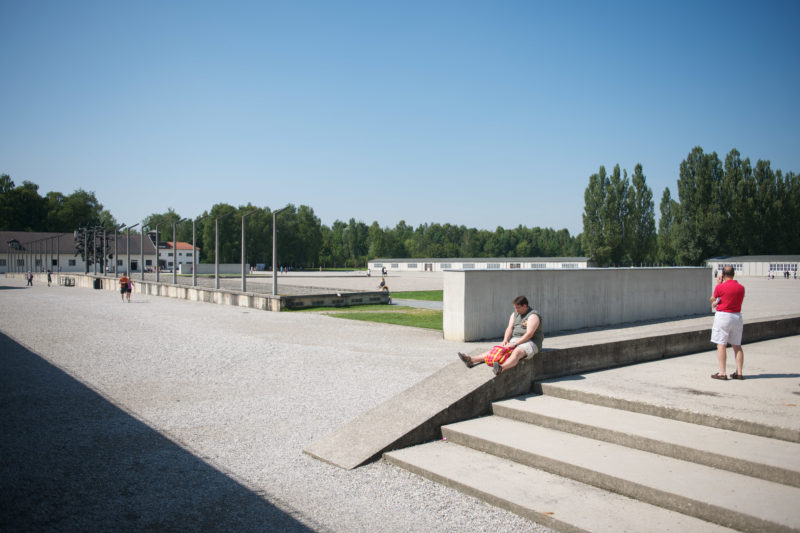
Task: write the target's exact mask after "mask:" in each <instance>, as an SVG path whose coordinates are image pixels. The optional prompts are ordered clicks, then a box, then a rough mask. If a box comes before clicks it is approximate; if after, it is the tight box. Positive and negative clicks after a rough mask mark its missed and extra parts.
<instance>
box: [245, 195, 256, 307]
mask: <svg viewBox="0 0 800 533" xmlns="http://www.w3.org/2000/svg"><path fill="white" fill-rule="evenodd" d="M255 212H256V210H255V209H254V210H252V211H250V212H249V213H245V214H244V215H242V292H247V272H246V271H245V268H244V263H245V261H246V259H247V254H246V244H245V230H244V219H245V218H246V217H249V216H250V215H252V214H253V213H255Z"/></svg>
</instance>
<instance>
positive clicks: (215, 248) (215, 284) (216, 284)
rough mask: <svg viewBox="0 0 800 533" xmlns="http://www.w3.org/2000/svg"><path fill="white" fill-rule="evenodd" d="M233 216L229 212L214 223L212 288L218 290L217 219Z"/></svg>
mask: <svg viewBox="0 0 800 533" xmlns="http://www.w3.org/2000/svg"><path fill="white" fill-rule="evenodd" d="M232 214H233V211H231V212H230V213H228V214H225V215H222V216H221V217H217V218H216V220H215V221H214V222H215V237H214V288H215V289H219V219H221V218H225V217H229V216H231V215H232Z"/></svg>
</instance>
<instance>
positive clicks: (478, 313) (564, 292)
mask: <svg viewBox="0 0 800 533" xmlns="http://www.w3.org/2000/svg"><path fill="white" fill-rule="evenodd" d="M711 278H712V276H711V269H710V268H708V267H672V268H589V269H578V270H501V271H485V270H483V271H475V270H456V271H446V272H445V273H444V305H443V309H444V315H443V323H444V338H445V339H447V340H454V341H475V340H482V339H495V338H498V337H502V336H503V332H504V331H505V328H506V325H507V324H508V316H509V314H510V313H511V312H512V311H513V307H512V304H511V302H512V300H513V299H514V298H515V297H517V296H519V295H525V296H527V297H528V300H529V301H530V304H531V306H532V307H533V308H535V309H536V310H538V311H539V312H540V313H541V315H542V325H543V328H544V331H545V333H548V332H554V331H569V330H575V329H582V328H590V327H600V326H612V325H618V324H627V323H632V322H641V321H646V320H658V319H664V318H676V317H681V316H690V315H698V314H708V313H710V311H711V307H710V305H709V303H708V299H709V297H710V296H711V292H712V281H713V280H712V279H711ZM586 302H588V303H586Z"/></svg>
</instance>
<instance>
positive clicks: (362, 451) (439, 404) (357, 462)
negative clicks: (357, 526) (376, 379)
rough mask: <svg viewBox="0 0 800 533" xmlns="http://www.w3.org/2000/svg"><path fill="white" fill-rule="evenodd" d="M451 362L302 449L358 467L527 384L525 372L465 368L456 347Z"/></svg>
mask: <svg viewBox="0 0 800 533" xmlns="http://www.w3.org/2000/svg"><path fill="white" fill-rule="evenodd" d="M453 361H454V362H453V363H452V364H450V365H448V366H446V367H444V368H442V369H441V370H439V371H438V372H436V373H435V374H433V375H431V376H430V377H428V378H426V379H424V380H423V381H421V382H420V383H418V384H416V385H414V386H413V387H411V388H409V389H406V390H405V391H403V392H401V393H400V394H398V395H397V396H395V397H394V398H391V399H390V400H388V401H386V402H384V403H382V404H381V405H379V406H377V407H376V408H374V409H372V410H371V411H368V412H367V413H365V414H363V415H362V416H360V417H358V418H356V419H355V420H353V421H351V422H349V423H347V424H345V425H344V426H342V427H340V428H338V429H337V430H335V431H334V432H333V433H330V434H328V435H327V436H325V437H323V438H322V439H320V440H318V441H316V442H314V443H313V444H312V445H311V446H309V447H308V448H306V449H305V450H303V451H304V452H305V453H307V454H309V455H311V456H312V457H315V458H317V459H320V460H322V461H325V462H327V463H331V464H333V465H336V466H338V467H341V468H346V469H351V468H356V467H358V466H361V465H363V464H365V463H368V462H370V461H373V460H375V459H378V458H380V456H381V454H382V453H383V452H384V451H388V450H394V449H397V448H404V447H406V446H412V445H414V444H419V443H420V442H426V441H431V440H435V439H439V438H441V430H440V428H441V427H442V426H443V425H445V424H448V423H450V422H452V421H456V420H465V419H468V418H474V417H476V416H481V415H484V414H486V413H488V412H489V407H490V405H491V402H493V401H494V400H498V399H501V398H507V397H509V396H516V395H520V394H525V393H526V392H528V391H529V390H530V388H531V379H530V375H531V373H530V372H529V371H524V372H508V373H507V374H505V375H501V376H499V377H498V378H497V379H495V376H494V374H493V373H492V370H491V369H490V368H489V367H487V366H486V365H479V366H477V367H474V368H472V369H469V370H467V368H466V367H465V366H464V363H462V362H461V361H459V360H458V359H457V357H456V352H455V351H454V352H453ZM527 366H528V367H530V366H532V365H531V364H530V363H527ZM518 368H519V369H524V368H525V366H524V365H523V364H520V365H518ZM501 378H502V379H501Z"/></svg>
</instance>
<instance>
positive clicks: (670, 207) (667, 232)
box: [657, 187, 680, 265]
mask: <svg viewBox="0 0 800 533" xmlns="http://www.w3.org/2000/svg"><path fill="white" fill-rule="evenodd" d="M679 207H680V206H679V205H678V202H676V201H675V200H673V199H672V196H671V195H670V193H669V187H667V188H666V189H664V194H663V195H662V196H661V204H660V205H659V210H660V211H661V219H660V220H659V222H658V254H657V259H658V261H659V262H661V263H665V264H667V265H674V264H675V257H676V253H675V213H676V211H677V210H678V208H679Z"/></svg>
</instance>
